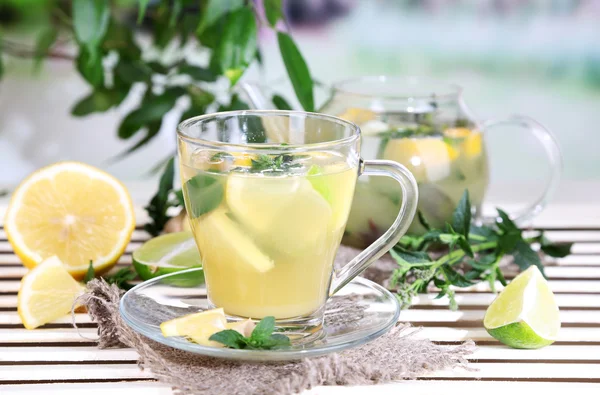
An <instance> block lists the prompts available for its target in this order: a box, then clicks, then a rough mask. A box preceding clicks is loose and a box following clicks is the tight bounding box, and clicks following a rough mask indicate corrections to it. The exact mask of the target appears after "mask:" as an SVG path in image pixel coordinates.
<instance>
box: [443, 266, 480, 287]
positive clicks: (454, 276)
mask: <svg viewBox="0 0 600 395" xmlns="http://www.w3.org/2000/svg"><path fill="white" fill-rule="evenodd" d="M442 270H443V272H444V275H445V276H446V278H447V279H448V282H450V284H452V285H455V286H457V287H460V288H465V287H470V286H471V285H473V282H471V281H469V280H467V279H466V278H465V277H464V276H463V275H462V274H460V273H459V272H457V271H456V270H454V269H452V268H451V267H450V266H448V265H444V266H442Z"/></svg>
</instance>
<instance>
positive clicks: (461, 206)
mask: <svg viewBox="0 0 600 395" xmlns="http://www.w3.org/2000/svg"><path fill="white" fill-rule="evenodd" d="M470 227H471V202H470V200H469V191H468V190H467V189H465V192H464V193H463V195H462V197H461V198H460V201H459V202H458V205H457V206H456V209H455V210H454V213H453V214H452V228H453V229H454V230H455V231H456V233H458V234H461V235H463V236H464V237H465V238H466V239H467V240H468V239H469V230H470Z"/></svg>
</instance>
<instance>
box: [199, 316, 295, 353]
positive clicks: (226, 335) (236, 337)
mask: <svg viewBox="0 0 600 395" xmlns="http://www.w3.org/2000/svg"><path fill="white" fill-rule="evenodd" d="M274 330H275V317H272V316H269V317H265V318H263V319H262V320H260V322H259V323H258V324H256V327H255V328H254V330H253V331H252V333H251V334H250V336H249V337H245V336H244V335H242V334H241V333H239V332H237V331H234V330H233V329H226V330H224V331H220V332H217V333H215V334H213V335H212V336H211V337H210V338H209V339H208V340H212V341H216V342H219V343H221V344H223V345H225V346H226V347H229V348H235V349H248V350H272V349H274V348H281V347H286V346H289V345H290V338H289V337H287V336H285V335H282V334H279V333H273V331H274Z"/></svg>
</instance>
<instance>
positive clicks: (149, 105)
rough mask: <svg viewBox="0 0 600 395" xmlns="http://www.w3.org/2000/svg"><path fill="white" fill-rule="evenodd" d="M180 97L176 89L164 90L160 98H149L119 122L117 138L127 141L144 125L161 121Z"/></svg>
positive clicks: (179, 92)
mask: <svg viewBox="0 0 600 395" xmlns="http://www.w3.org/2000/svg"><path fill="white" fill-rule="evenodd" d="M180 96H181V91H180V90H176V89H170V90H166V91H165V92H164V93H163V94H162V95H160V96H149V98H147V99H145V100H144V101H143V102H142V104H141V105H140V107H139V108H138V109H137V110H134V111H132V112H130V113H129V114H127V116H126V117H125V118H124V119H123V121H121V125H119V130H118V136H119V138H121V139H128V138H130V137H131V136H133V135H134V134H135V133H136V132H137V131H138V130H140V129H141V128H142V127H144V126H145V125H149V124H151V123H153V122H158V121H162V118H163V117H164V116H165V114H166V113H168V112H169V111H170V110H171V109H172V108H173V106H174V105H175V102H176V101H177V99H178V98H179V97H180Z"/></svg>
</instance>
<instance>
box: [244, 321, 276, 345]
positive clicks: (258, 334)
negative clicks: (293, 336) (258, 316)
mask: <svg viewBox="0 0 600 395" xmlns="http://www.w3.org/2000/svg"><path fill="white" fill-rule="evenodd" d="M274 330H275V317H272V316H269V317H265V318H263V319H262V320H260V322H259V323H258V324H256V327H255V328H254V330H253V331H252V334H251V335H250V339H251V340H254V341H260V340H263V339H268V338H269V337H270V336H271V334H272V333H273V331H274Z"/></svg>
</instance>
